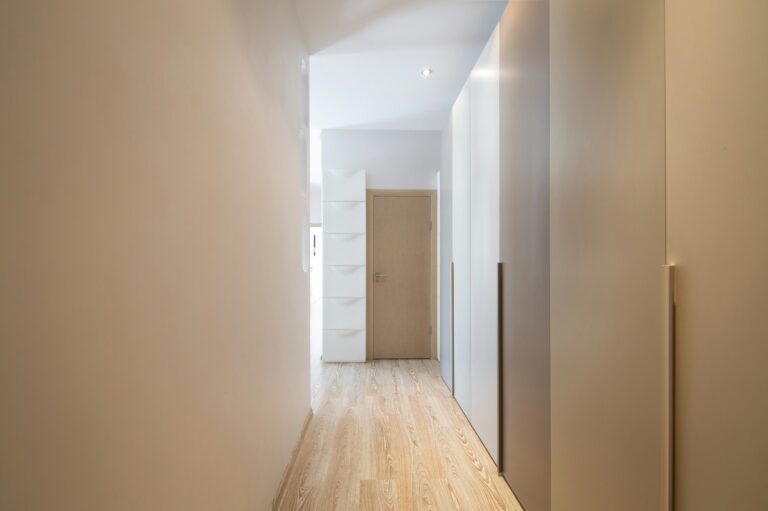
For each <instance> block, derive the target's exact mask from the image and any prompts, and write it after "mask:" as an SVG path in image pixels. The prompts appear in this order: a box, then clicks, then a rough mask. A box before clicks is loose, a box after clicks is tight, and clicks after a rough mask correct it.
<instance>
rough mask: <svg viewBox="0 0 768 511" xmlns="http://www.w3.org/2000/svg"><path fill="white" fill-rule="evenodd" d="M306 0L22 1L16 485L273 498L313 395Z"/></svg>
mask: <svg viewBox="0 0 768 511" xmlns="http://www.w3.org/2000/svg"><path fill="white" fill-rule="evenodd" d="M289 5H290V2H277V1H258V0H257V1H255V2H246V1H224V2H182V1H180V0H176V1H173V0H163V1H158V0H153V1H148V0H138V1H136V0H133V1H117V2H101V1H86V0H73V1H70V2H55V1H40V2H28V1H15V0H11V1H5V2H3V3H2V6H0V34H2V36H0V37H1V38H2V44H0V61H1V62H2V63H3V65H2V67H0V90H1V93H0V119H1V120H0V233H1V238H2V247H3V248H2V250H1V251H0V415H2V420H1V421H0V452H2V456H0V508H2V509H9V510H10V509H29V510H37V509H41V510H42V509H59V510H70V509H72V510H91V509H93V510H95V509H109V510H117V509H125V510H134V509H174V510H175V509H185V510H195V509H200V510H210V509H227V510H235V509H243V510H245V509H249V510H254V509H258V510H263V509H268V507H269V505H270V502H271V500H272V498H273V496H274V493H275V490H276V489H277V486H278V481H279V478H280V477H281V474H282V471H283V468H284V467H285V465H286V463H287V462H288V460H289V455H290V452H291V449H292V448H293V447H294V445H295V443H296V441H297V439H298V435H299V431H300V428H301V425H302V422H303V420H304V418H305V416H306V414H307V412H308V409H309V393H308V389H309V382H308V372H309V362H308V348H309V343H308V339H307V337H308V325H307V318H308V304H309V298H308V274H305V273H303V272H302V268H301V254H300V244H301V240H300V232H299V227H300V225H301V221H300V216H301V214H302V211H303V210H304V208H305V207H306V204H305V202H306V199H305V198H302V197H301V196H300V194H299V182H298V172H297V171H296V169H297V168H298V165H299V163H298V154H299V151H298V150H297V145H296V144H297V141H296V139H297V137H296V135H297V132H298V128H299V116H300V112H299V108H300V107H299V105H300V101H299V91H300V87H299V80H300V78H299V59H300V56H301V54H302V51H303V50H302V44H301V43H300V39H299V36H298V33H297V30H296V28H295V26H294V21H293V13H292V12H291V8H290V7H288V6H289Z"/></svg>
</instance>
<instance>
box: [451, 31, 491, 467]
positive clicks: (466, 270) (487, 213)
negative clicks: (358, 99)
mask: <svg viewBox="0 0 768 511" xmlns="http://www.w3.org/2000/svg"><path fill="white" fill-rule="evenodd" d="M451 133H452V141H451V142H452V152H453V162H452V173H453V175H452V178H453V200H452V206H453V207H452V209H453V211H452V222H453V225H452V236H453V240H452V241H453V243H452V249H453V264H454V362H453V363H454V374H453V386H454V394H455V396H456V400H457V401H458V402H459V404H460V405H461V407H462V409H463V410H464V413H465V414H466V415H467V418H468V419H469V420H470V422H471V423H472V426H473V427H474V429H475V431H477V433H478V435H479V436H480V439H481V440H482V441H483V444H484V445H485V447H486V449H487V450H488V452H489V453H490V455H491V456H492V457H493V459H494V460H495V461H496V462H497V463H498V460H499V409H498V398H499V373H498V365H499V351H498V346H499V343H498V332H499V330H498V262H499V34H498V30H496V31H495V32H494V33H493V35H492V36H491V38H490V40H489V41H488V44H487V45H486V47H485V49H484V50H483V53H482V54H481V56H480V58H479V60H478V62H477V64H476V66H475V68H474V69H473V71H472V74H471V75H470V77H469V79H468V81H467V83H466V84H465V86H464V89H463V90H462V92H461V94H460V95H459V97H458V99H457V100H456V103H455V104H454V107H453V111H452V115H451Z"/></svg>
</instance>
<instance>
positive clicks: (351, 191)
mask: <svg viewBox="0 0 768 511" xmlns="http://www.w3.org/2000/svg"><path fill="white" fill-rule="evenodd" d="M333 201H356V202H365V171H364V170H359V171H357V172H345V171H336V170H327V171H325V172H324V173H323V202H333Z"/></svg>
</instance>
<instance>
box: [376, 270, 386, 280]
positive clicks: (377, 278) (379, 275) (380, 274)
mask: <svg viewBox="0 0 768 511" xmlns="http://www.w3.org/2000/svg"><path fill="white" fill-rule="evenodd" d="M381 277H386V275H385V274H384V273H379V272H375V273H374V274H373V278H374V280H376V281H377V282H378V281H379V279H380V278H381Z"/></svg>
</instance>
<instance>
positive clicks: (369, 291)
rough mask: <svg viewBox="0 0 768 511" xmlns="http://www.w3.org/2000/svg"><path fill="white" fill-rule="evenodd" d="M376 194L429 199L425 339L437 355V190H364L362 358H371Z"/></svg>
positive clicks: (434, 357) (432, 351)
mask: <svg viewBox="0 0 768 511" xmlns="http://www.w3.org/2000/svg"><path fill="white" fill-rule="evenodd" d="M376 197H429V199H430V220H431V222H432V229H431V230H430V251H431V254H432V255H431V257H430V277H429V314H430V322H431V323H432V335H431V336H430V342H429V354H430V356H429V358H430V360H435V359H436V358H437V190H380V189H375V188H369V189H367V190H366V204H365V209H366V215H365V216H366V218H365V223H366V235H365V238H366V241H365V242H366V255H365V258H366V265H365V293H366V297H367V298H366V300H365V302H366V314H365V316H366V317H365V344H366V345H365V359H366V360H373V200H374V199H375V198H376Z"/></svg>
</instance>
